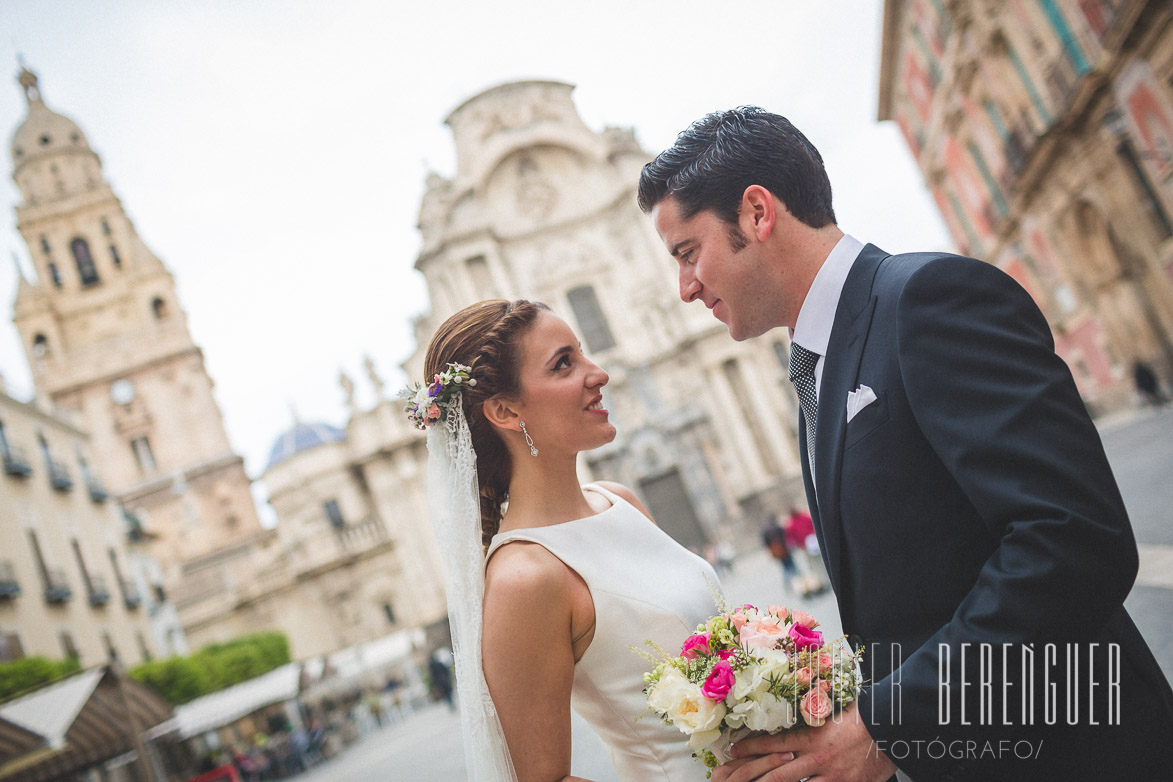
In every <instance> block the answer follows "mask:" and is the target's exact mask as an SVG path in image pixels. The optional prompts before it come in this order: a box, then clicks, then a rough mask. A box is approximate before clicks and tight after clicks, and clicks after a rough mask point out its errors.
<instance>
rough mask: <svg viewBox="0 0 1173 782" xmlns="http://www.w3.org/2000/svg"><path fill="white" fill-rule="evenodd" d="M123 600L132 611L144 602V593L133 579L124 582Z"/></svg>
mask: <svg viewBox="0 0 1173 782" xmlns="http://www.w3.org/2000/svg"><path fill="white" fill-rule="evenodd" d="M122 602H123V603H124V604H125V605H126V607H127V608H129V609H130V610H132V611H133V610H134V609H136V608H138V607H139V606H141V605H142V604H143V596H142V593H140V592H139V591H138V586H136V585H135V584H134V582H133V581H123V582H122Z"/></svg>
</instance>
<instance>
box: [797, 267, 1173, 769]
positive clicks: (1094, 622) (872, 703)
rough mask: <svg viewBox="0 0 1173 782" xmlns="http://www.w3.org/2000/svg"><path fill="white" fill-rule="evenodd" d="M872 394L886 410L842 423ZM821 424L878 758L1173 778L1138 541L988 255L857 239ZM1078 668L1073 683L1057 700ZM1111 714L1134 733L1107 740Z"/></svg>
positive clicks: (1082, 415)
mask: <svg viewBox="0 0 1173 782" xmlns="http://www.w3.org/2000/svg"><path fill="white" fill-rule="evenodd" d="M861 384H862V385H867V386H869V387H870V388H871V389H872V390H873V391H874V393H875V394H876V396H877V400H876V401H875V402H873V403H871V404H870V405H868V406H866V407H864V408H863V409H862V410H860V411H859V412H858V413H857V414H856V415H855V416H854V417H853V418H852V420H851V421H850V422H848V420H847V406H846V405H847V395H848V392H849V391H853V390H855V389H856V388H858V387H859V386H860V385H861ZM817 422H818V426H817V431H816V440H815V470H816V476H817V479H818V485H817V491H815V490H813V489H812V484H811V477H810V474H809V467H808V460H807V454H806V447H805V438H799V440H800V450H801V452H802V457H803V458H802V463H803V466H804V479H805V482H806V487H807V496H808V501H809V504H810V507H811V510H812V515H813V517H814V520H815V525H816V530H817V532H818V535H819V542H820V545H821V546H822V550H823V556H824V557H825V559H826V562H827V566H828V571H829V573H830V576H831V581H832V585H833V587H834V589H835V593H836V595H837V597H838V600H839V607H840V615H841V618H842V622H843V628H844V631H845V632H847V633H848V634H849V636H850V637H851V638H852V640H853V641H855V642H858V643H862V644H863V645H864V646H865V647H866V652H865V656H864V660H863V667H864V672H865V676H866V677H867V678H868V679H869V682H870V684H869V686H868V687H867V688H866V690H865V692H864V694H863V696H862V697H861V699H860V703H859V714H860V715H861V717H862V718H863V719H864V720H865V721H866V722H867V723H868V729H869V732H870V733H871V735H872V737H873V739H875V740H876V741H877V743H878V746H880V748H881V749H883V750H884V751H885V752H886V753H887V754H888V755H889V756H890V757H891V758H892V759H893V760H894V761H895V762H896V763H897V765H898V766H900V767H901V768H902V769H904V770H905V771H906V772H908V773H909V775H910V776H911V777H912V778H913V779H914V780H917V781H918V782H921V781H923V780H928V779H998V778H1005V779H1024V780H1025V779H1029V780H1045V779H1059V778H1064V777H1065V775H1071V776H1069V777H1068V778H1072V779H1118V778H1119V779H1123V778H1129V777H1132V778H1138V779H1141V778H1143V779H1157V778H1173V692H1171V691H1170V688H1169V683H1168V681H1167V679H1166V678H1165V676H1164V675H1163V674H1162V672H1161V670H1160V668H1159V666H1158V665H1157V663H1156V661H1155V660H1154V658H1153V656H1152V654H1151V652H1150V651H1149V649H1148V647H1147V645H1146V644H1145V643H1144V640H1143V639H1142V638H1141V636H1140V634H1139V633H1138V632H1137V630H1136V627H1135V626H1134V625H1133V623H1132V621H1131V619H1130V618H1129V617H1128V615H1127V613H1126V612H1125V611H1124V609H1123V607H1122V605H1123V601H1124V598H1125V597H1126V596H1127V594H1128V592H1129V591H1130V589H1131V587H1132V583H1133V580H1134V579H1135V576H1136V570H1137V563H1138V560H1137V550H1136V543H1135V540H1134V538H1133V534H1132V529H1131V525H1130V524H1129V521H1128V517H1127V514H1126V512H1125V510H1124V504H1123V502H1122V500H1121V498H1120V494H1119V491H1118V489H1117V486H1116V482H1115V479H1114V478H1113V476H1112V473H1111V470H1110V468H1109V466H1108V462H1107V459H1106V457H1105V455H1104V451H1103V447H1102V444H1101V442H1100V438H1099V434H1098V432H1097V431H1096V429H1095V427H1094V425H1093V424H1092V422H1091V419H1090V418H1089V416H1088V414H1087V411H1086V408H1085V407H1084V404H1083V402H1082V400H1081V399H1080V396H1079V394H1078V392H1077V390H1076V387H1075V384H1074V382H1073V380H1072V377H1071V373H1070V371H1069V370H1068V368H1067V366H1066V364H1065V363H1064V362H1063V361H1062V360H1061V359H1060V358H1059V357H1058V356H1057V355H1056V354H1055V352H1054V343H1053V340H1052V338H1051V334H1050V330H1049V329H1048V327H1047V324H1046V321H1045V320H1044V318H1043V316H1042V314H1041V313H1040V312H1039V310H1038V308H1037V307H1036V306H1035V303H1034V302H1033V301H1032V300H1031V298H1030V296H1029V295H1028V294H1027V293H1026V292H1025V291H1024V290H1023V289H1022V288H1021V287H1020V286H1019V285H1018V284H1017V283H1015V282H1014V281H1013V280H1012V279H1011V278H1010V277H1008V276H1007V275H1005V274H1004V273H1002V272H1001V271H999V270H998V269H996V268H995V267H993V266H991V265H989V264H987V263H983V262H981V261H977V260H974V259H971V258H962V257H959V256H951V255H943V254H936V253H934V254H928V253H925V254H913V255H898V256H891V255H888V254H886V253H884V252H883V251H882V250H880V249H878V248H876V247H875V246H873V245H867V246H866V247H865V248H864V250H863V251H862V252H861V254H860V256H859V258H858V259H857V260H856V262H855V264H854V266H853V267H852V269H851V272H850V274H849V275H848V277H847V280H846V283H845V286H844V289H843V292H842V295H841V297H840V301H839V305H838V309H837V310H836V314H835V321H834V327H833V329H832V332H831V337H830V342H829V345H828V348H827V358H826V362H825V364H824V369H823V376H822V382H821V387H820V393H819V404H818V418H817ZM800 431H805V421H803V422H800ZM982 644H987V645H988V652H989V657H990V658H991V659H989V660H985V659H983V654H984V653H985V652H986V651H987V648H984V647H982V646H981V645H982ZM1048 644H1053V645H1054V646H1053V647H1052V649H1053V650H1054V652H1055V655H1056V657H1055V664H1053V665H1052V664H1049V663H1050V662H1051V660H1050V658H1049V657H1048V652H1047V646H1048ZM1093 644H1099V645H1098V646H1093ZM1004 645H1005V646H1004ZM1113 645H1115V646H1113ZM1024 649H1026V650H1030V651H1033V652H1034V656H1033V657H1031V656H1030V655H1029V654H1027V653H1026V652H1024V651H1023V650H1024ZM1073 649H1074V651H1075V654H1076V655H1078V657H1079V659H1078V660H1077V661H1076V662H1074V663H1069V662H1066V660H1067V657H1068V655H1070V654H1071V653H1072V650H1073ZM1113 649H1116V650H1119V657H1120V658H1121V661H1120V662H1119V666H1118V667H1119V670H1120V673H1119V674H1118V675H1116V676H1113V672H1114V670H1115V667H1110V665H1109V657H1108V655H1109V654H1110V653H1111V651H1112V650H1113ZM963 652H964V653H966V657H965V664H964V665H962V654H963ZM1089 655H1090V658H1091V661H1090V664H1089V661H1088V658H1089ZM1024 662H1026V663H1028V665H1027V666H1026V669H1027V670H1028V671H1029V672H1030V673H1031V675H1024V674H1023V663H1024ZM1081 666H1082V667H1081ZM1069 669H1071V670H1073V671H1075V672H1076V673H1073V677H1074V678H1073V682H1074V688H1069V687H1067V686H1066V685H1065V684H1064V683H1063V682H1060V683H1059V686H1058V688H1057V689H1056V688H1055V687H1053V686H1052V685H1053V684H1054V682H1053V681H1051V680H1050V679H1053V678H1062V677H1064V676H1065V675H1066V674H1067V672H1068V670H1069ZM1092 678H1095V679H1096V680H1098V683H1099V687H1098V689H1097V688H1092V690H1091V692H1092V695H1091V696H1090V697H1089V696H1088V695H1087V692H1086V691H1087V686H1086V685H1085V686H1080V683H1081V682H1084V683H1086V682H1089V681H1091V680H1092ZM1044 679H1047V680H1046V681H1044ZM1113 680H1116V685H1117V686H1116V687H1115V688H1113ZM987 681H988V682H989V683H990V684H989V685H988V686H984V687H983V684H984V682H987ZM1003 682H1006V687H1005V689H1004V688H1003ZM991 690H993V692H991ZM1081 693H1082V694H1081ZM963 696H964V697H966V702H965V708H964V709H962V701H961V698H962V697H963ZM1024 696H1034V697H1036V698H1037V700H1035V701H1034V703H1033V706H1031V704H1030V702H1029V700H1028V702H1027V705H1028V706H1030V708H1024V707H1023V703H1022V701H1023V699H1024ZM1048 697H1049V698H1050V699H1051V700H1053V701H1054V703H1053V704H1052V705H1053V706H1054V708H1053V709H1052V710H1050V712H1048V704H1047V699H1048ZM1072 697H1075V698H1076V700H1075V702H1074V703H1075V706H1076V708H1077V712H1076V713H1075V714H1074V717H1075V722H1076V723H1077V724H1076V725H1067V724H1066V723H1067V721H1068V720H1067V716H1068V715H1067V712H1065V711H1064V710H1065V709H1070V703H1071V698H1072ZM1109 701H1114V702H1116V703H1119V706H1120V717H1119V718H1118V720H1117V721H1119V722H1121V723H1122V724H1119V725H1107V724H1105V723H1106V722H1107V720H1108V717H1109V715H1108V713H1107V709H1108V708H1109V707H1110V706H1111V705H1113V704H1112V703H1109ZM983 702H985V705H988V706H990V707H991V708H990V711H989V712H987V713H985V714H982V713H981V712H980V709H979V707H980V706H981V705H983ZM943 708H944V709H946V710H945V711H943V710H942V709H943ZM1089 708H1091V709H1093V711H1092V712H1091V713H1090V714H1089V712H1088V709H1089ZM1052 720H1053V721H1054V722H1055V724H1054V725H1049V724H1047V723H1048V722H1049V721H1052ZM1097 721H1098V722H1100V723H1101V724H1100V725H1093V724H1091V723H1092V722H1097ZM965 722H969V723H970V724H968V725H967V724H964V723H965ZM975 723H976V724H975ZM935 741H939V742H940V743H939V744H938V743H932V742H935ZM917 742H920V743H919V744H917ZM957 742H961V743H960V744H958V743H957ZM971 742H972V743H971ZM989 742H993V743H992V744H990V743H989ZM1020 742H1026V743H1025V744H1024V743H1020ZM1040 742H1041V743H1040ZM1028 747H1029V749H1028ZM1022 755H1027V756H1028V757H1025V758H1024V757H1021V756H1022ZM1162 775H1164V776H1163V777H1162Z"/></svg>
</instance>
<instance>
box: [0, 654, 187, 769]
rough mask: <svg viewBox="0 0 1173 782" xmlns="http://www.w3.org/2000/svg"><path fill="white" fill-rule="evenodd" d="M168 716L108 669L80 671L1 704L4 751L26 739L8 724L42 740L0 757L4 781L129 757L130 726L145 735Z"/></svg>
mask: <svg viewBox="0 0 1173 782" xmlns="http://www.w3.org/2000/svg"><path fill="white" fill-rule="evenodd" d="M128 706H129V709H130V714H128V713H127V707H128ZM170 717H171V706H170V705H169V704H168V703H167V702H166V701H164V700H163V699H162V698H160V697H159V696H158V695H156V694H155V692H154V691H153V690H151V689H149V688H147V687H146V686H144V685H142V684H139V683H138V682H136V681H134V680H132V679H129V678H126V677H125V675H123V674H119V673H117V672H115V671H114V670H113V669H112V668H111V667H110V666H102V667H100V668H93V669H91V670H87V671H82V672H81V673H77V674H75V675H73V676H70V677H69V678H67V679H63V680H61V681H59V682H54V683H53V684H49V685H46V686H44V687H41V688H40V689H37V690H34V691H33V692H30V693H28V694H26V695H22V696H20V697H17V698H13V699H12V700H10V701H7V702H5V703H0V747H3V748H4V749H5V750H6V749H7V748H8V746H9V743H8V742H9V740H10V737H11V740H13V741H21V740H22V739H20V738H18V737H17V734H18V731H10V730H7V729H6V728H5V726H4V723H11V725H12V726H14V727H15V728H17V729H19V730H21V731H24V733H25V734H33V735H35V736H37V737H39V738H40V742H38V743H34V742H32V740H31V739H29V737H28V736H27V735H24V736H23V741H24V742H25V746H26V748H25V749H24V751H22V752H18V753H17V754H14V755H13V756H11V757H9V756H8V755H7V754H3V755H0V780H5V781H6V782H7V781H8V780H11V781H12V782H44V781H46V780H51V779H59V778H62V777H69V776H72V775H75V774H77V773H79V772H81V771H84V770H85V769H87V768H90V767H92V766H94V765H96V764H98V763H102V762H105V761H107V760H109V759H111V758H115V757H118V756H119V755H123V754H125V753H127V752H130V751H131V750H132V749H133V748H134V741H133V739H132V737H131V735H130V731H129V726H130V725H131V724H137V725H138V726H139V728H140V729H143V730H145V729H148V728H152V727H154V726H157V725H160V724H161V723H164V722H166V721H167V720H168V719H169V718H170ZM132 718H133V720H132ZM16 749H19V747H16Z"/></svg>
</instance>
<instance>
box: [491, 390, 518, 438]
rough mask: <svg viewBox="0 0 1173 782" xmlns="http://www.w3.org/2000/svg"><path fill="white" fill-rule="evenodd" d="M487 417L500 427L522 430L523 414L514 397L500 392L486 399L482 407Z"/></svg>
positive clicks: (516, 430)
mask: <svg viewBox="0 0 1173 782" xmlns="http://www.w3.org/2000/svg"><path fill="white" fill-rule="evenodd" d="M481 410H482V412H483V413H484V415H485V419H486V420H487V421H488V422H489V423H491V424H492V425H493V426H496V427H497V428H499V429H511V430H513V431H515V432H518V431H521V424H520V423H519V422H520V421H521V414H520V413H519V412H518V410H517V406H516V404H515V403H514V401H513V400H512V399H509V398H508V397H505V396H502V395H500V394H498V395H497V396H494V397H490V398H489V399H487V400H485V404H484V405H483V406H482V408H481Z"/></svg>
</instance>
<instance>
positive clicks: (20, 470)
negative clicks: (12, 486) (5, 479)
mask: <svg viewBox="0 0 1173 782" xmlns="http://www.w3.org/2000/svg"><path fill="white" fill-rule="evenodd" d="M3 457H4V473H5V474H6V475H15V476H16V477H17V478H27V477H28V476H30V475H32V474H33V466H32V465H31V464H29V460H28V459H27V458H25V455H24V451H22V450H21V449H20V448H18V447H16V446H15V445H9V446H7V447H5V448H4V451H3Z"/></svg>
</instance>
